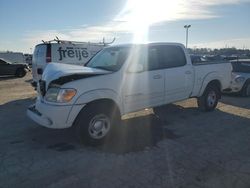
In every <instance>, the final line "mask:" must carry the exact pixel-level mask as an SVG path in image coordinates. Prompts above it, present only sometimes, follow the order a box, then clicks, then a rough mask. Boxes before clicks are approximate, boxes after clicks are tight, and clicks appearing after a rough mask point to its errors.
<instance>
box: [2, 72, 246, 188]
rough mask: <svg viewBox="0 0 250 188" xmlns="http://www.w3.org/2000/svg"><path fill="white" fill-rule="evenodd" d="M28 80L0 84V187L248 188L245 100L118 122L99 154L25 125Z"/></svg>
mask: <svg viewBox="0 0 250 188" xmlns="http://www.w3.org/2000/svg"><path fill="white" fill-rule="evenodd" d="M30 81H31V75H30V73H29V74H28V75H27V76H25V77H24V78H22V79H17V78H1V80H0V128H1V131H0V140H1V142H0V148H1V150H0V187H25V188H26V187H131V188H132V187H143V188H147V187H172V188H181V187H182V188H189V187H190V188H191V187H192V188H196V187H205V188H206V187H207V188H211V187H212V188H214V187H215V188H216V187H218V188H231V187H232V188H235V187H237V188H238V187H240V188H241V187H242V188H245V187H246V188H249V187H250V157H249V156H250V98H243V97H239V96H228V95H227V96H223V99H222V100H221V102H220V103H219V106H218V108H217V109H216V111H214V112H209V113H204V112H200V111H199V110H198V109H197V105H196V101H195V100H194V99H190V100H186V101H182V102H179V103H175V104H172V105H169V106H168V107H167V108H166V116H165V117H163V118H158V117H156V116H155V115H154V114H153V113H152V110H151V109H148V110H145V111H141V112H138V113H134V114H130V115H128V116H126V117H125V118H124V120H123V123H122V128H121V130H120V132H119V134H117V135H116V136H114V138H113V139H112V140H110V141H108V142H107V143H105V144H104V145H103V146H102V147H97V148H94V147H87V146H84V145H81V144H79V143H77V141H76V140H75V138H74V135H73V133H72V131H71V130H69V129H66V130H51V129H46V128H43V127H41V126H39V125H37V124H36V123H34V122H32V121H31V120H29V119H28V117H27V116H26V109H27V107H28V106H29V105H30V104H32V103H33V102H34V100H35V92H34V90H33V89H32V87H31V86H30Z"/></svg>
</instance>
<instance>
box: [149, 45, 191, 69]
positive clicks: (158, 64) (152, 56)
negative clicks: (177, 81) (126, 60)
mask: <svg viewBox="0 0 250 188" xmlns="http://www.w3.org/2000/svg"><path fill="white" fill-rule="evenodd" d="M146 57H147V59H146V61H145V66H144V67H145V69H146V70H148V71H151V70H157V69H168V68H175V67H182V66H185V65H186V64H187V60H186V56H185V53H184V51H183V49H182V48H181V47H180V46H175V45H150V46H148V50H147V55H146Z"/></svg>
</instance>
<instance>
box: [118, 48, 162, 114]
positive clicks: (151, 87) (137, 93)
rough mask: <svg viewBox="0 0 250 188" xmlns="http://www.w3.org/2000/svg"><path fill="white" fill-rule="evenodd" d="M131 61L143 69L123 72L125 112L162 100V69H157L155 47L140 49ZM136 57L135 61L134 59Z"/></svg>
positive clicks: (159, 102) (152, 104)
mask: <svg viewBox="0 0 250 188" xmlns="http://www.w3.org/2000/svg"><path fill="white" fill-rule="evenodd" d="M139 54H140V55H136V57H138V58H136V57H133V58H134V59H133V60H132V61H133V62H132V63H139V64H141V65H142V67H143V70H142V71H140V72H130V71H127V72H126V73H125V79H124V81H123V82H124V83H123V101H124V110H125V113H128V112H133V111H137V110H140V109H144V108H148V107H153V106H157V105H160V104H162V103H163V102H164V70H160V69H159V58H158V55H157V49H156V48H154V46H149V47H148V48H144V49H143V50H140V53H139ZM135 59H136V61H135Z"/></svg>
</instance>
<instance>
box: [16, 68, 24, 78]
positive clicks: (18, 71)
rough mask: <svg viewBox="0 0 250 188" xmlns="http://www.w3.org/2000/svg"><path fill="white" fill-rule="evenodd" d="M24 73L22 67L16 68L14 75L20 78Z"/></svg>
mask: <svg viewBox="0 0 250 188" xmlns="http://www.w3.org/2000/svg"><path fill="white" fill-rule="evenodd" d="M25 75H26V71H25V70H24V69H17V71H16V76H17V77H19V78H22V77H24V76H25Z"/></svg>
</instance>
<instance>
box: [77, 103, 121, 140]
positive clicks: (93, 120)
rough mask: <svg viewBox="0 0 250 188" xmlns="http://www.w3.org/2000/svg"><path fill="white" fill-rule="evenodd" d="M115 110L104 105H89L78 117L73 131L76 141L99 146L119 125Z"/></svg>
mask: <svg viewBox="0 0 250 188" xmlns="http://www.w3.org/2000/svg"><path fill="white" fill-rule="evenodd" d="M119 119H120V114H119V113H118V111H117V109H116V108H114V107H111V108H110V109H109V106H107V105H105V104H90V105H88V106H86V107H85V108H84V109H83V110H82V111H81V112H80V113H79V115H78V117H77V119H76V121H75V131H76V136H77V138H78V140H79V141H80V142H82V143H85V144H88V145H101V144H103V143H104V142H105V141H106V140H107V139H108V138H109V136H110V135H111V132H112V130H113V128H114V126H117V125H116V124H118V123H119V121H118V120H119Z"/></svg>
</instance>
